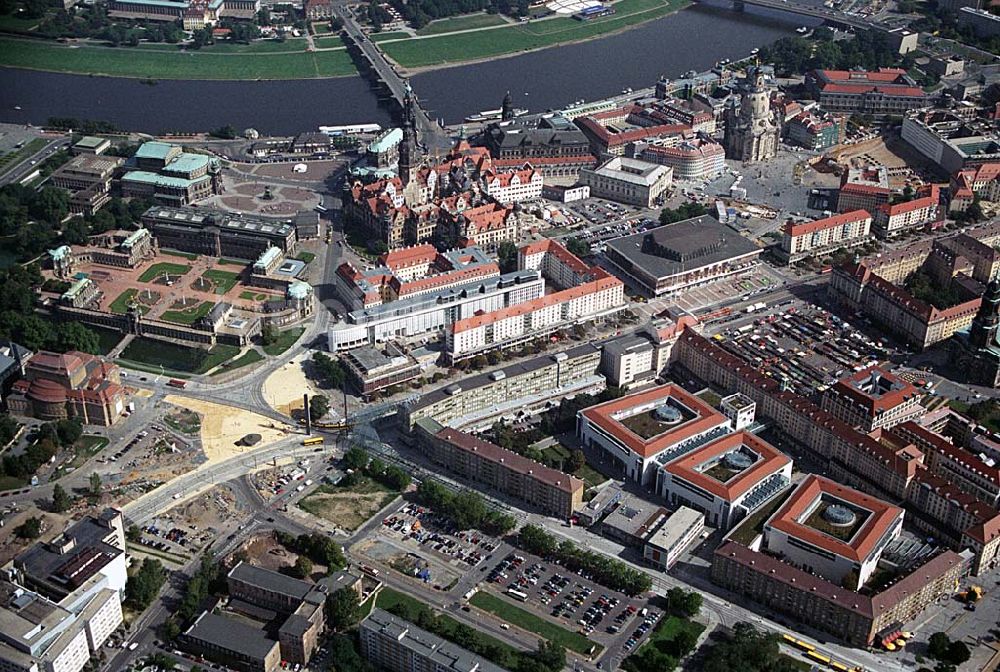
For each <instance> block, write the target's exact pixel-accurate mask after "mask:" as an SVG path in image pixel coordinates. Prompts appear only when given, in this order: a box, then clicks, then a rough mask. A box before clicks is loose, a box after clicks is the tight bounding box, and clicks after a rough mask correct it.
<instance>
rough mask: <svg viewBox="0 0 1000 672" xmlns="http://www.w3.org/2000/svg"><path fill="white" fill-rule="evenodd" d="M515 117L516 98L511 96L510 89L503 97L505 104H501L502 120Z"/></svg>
mask: <svg viewBox="0 0 1000 672" xmlns="http://www.w3.org/2000/svg"><path fill="white" fill-rule="evenodd" d="M513 118H514V99H513V98H511V97H510V91H507V95H506V96H504V97H503V104H502V105H501V106H500V120H501V121H510V120H511V119H513Z"/></svg>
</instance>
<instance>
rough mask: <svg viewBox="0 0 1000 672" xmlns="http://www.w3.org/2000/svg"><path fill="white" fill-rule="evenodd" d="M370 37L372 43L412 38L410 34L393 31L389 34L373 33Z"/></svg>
mask: <svg viewBox="0 0 1000 672" xmlns="http://www.w3.org/2000/svg"><path fill="white" fill-rule="evenodd" d="M368 37H369V38H370V39H371V41H372V42H385V41H386V40H406V39H409V38H410V34H409V33H404V32H402V31H394V32H392V31H391V32H388V33H372V34H371V35H369V36H368Z"/></svg>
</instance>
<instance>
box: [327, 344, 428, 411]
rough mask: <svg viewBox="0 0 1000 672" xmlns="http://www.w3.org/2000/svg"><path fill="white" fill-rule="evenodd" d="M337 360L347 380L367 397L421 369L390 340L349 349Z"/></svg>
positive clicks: (410, 378)
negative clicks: (379, 344) (375, 344)
mask: <svg viewBox="0 0 1000 672" xmlns="http://www.w3.org/2000/svg"><path fill="white" fill-rule="evenodd" d="M340 361H341V362H342V364H343V366H344V373H346V374H347V379H348V381H349V382H350V383H351V385H352V386H353V387H354V389H355V390H357V391H358V392H359V393H361V397H362V398H363V399H365V400H366V401H370V400H371V399H372V397H373V396H374V395H375V394H377V393H378V392H380V391H382V390H384V389H387V388H390V387H395V386H397V385H403V384H405V383H407V382H409V381H411V380H413V379H415V378H418V377H419V376H420V374H421V373H422V369H421V368H420V364H419V362H417V360H416V359H414V358H413V356H412V355H410V354H408V353H407V352H405V351H404V350H403V349H402V348H400V347H398V346H397V345H395V344H393V343H387V344H386V345H385V347H384V348H375V347H372V346H366V347H361V348H355V349H354V350H349V351H347V352H345V353H344V354H343V356H342V357H341V359H340Z"/></svg>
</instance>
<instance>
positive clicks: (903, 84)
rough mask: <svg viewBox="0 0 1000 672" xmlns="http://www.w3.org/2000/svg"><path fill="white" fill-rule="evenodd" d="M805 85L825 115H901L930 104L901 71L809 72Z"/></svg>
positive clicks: (919, 89)
mask: <svg viewBox="0 0 1000 672" xmlns="http://www.w3.org/2000/svg"><path fill="white" fill-rule="evenodd" d="M806 85H807V86H808V87H809V88H810V89H811V91H812V93H813V95H814V96H815V98H816V99H817V100H819V104H820V106H821V107H822V108H823V109H824V110H826V111H827V112H846V113H851V114H854V113H857V114H870V115H875V116H880V115H886V114H903V113H904V112H906V111H908V110H912V109H916V108H920V107H927V106H928V105H930V104H931V100H932V99H931V97H930V95H929V94H927V93H926V92H925V91H924V90H923V89H921V88H920V87H919V86H917V83H916V82H915V81H913V79H912V78H911V77H910V76H909V75H908V74H907V73H906V70H904V69H902V68H879V69H878V70H875V71H871V72H869V71H865V70H813V71H812V72H810V73H809V74H808V75H807V76H806Z"/></svg>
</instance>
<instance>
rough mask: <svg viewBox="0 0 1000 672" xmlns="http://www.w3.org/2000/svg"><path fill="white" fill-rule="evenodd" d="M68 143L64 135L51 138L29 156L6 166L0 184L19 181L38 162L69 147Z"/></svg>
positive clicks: (33, 168) (29, 172)
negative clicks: (8, 166)
mask: <svg viewBox="0 0 1000 672" xmlns="http://www.w3.org/2000/svg"><path fill="white" fill-rule="evenodd" d="M69 143H70V139H69V138H67V137H65V136H57V137H54V138H52V139H51V140H50V141H49V143H48V144H47V145H45V146H44V147H42V148H41V149H40V150H38V151H37V152H35V153H34V154H32V155H31V156H25V157H24V159H23V160H21V161H20V162H18V163H16V164H14V165H13V166H11V167H10V168H8V169H7V171H6V172H5V173H3V175H0V186H4V185H6V184H13V183H16V182H20V181H21V180H22V179H24V178H25V177H26V176H27V175H29V174H31V172H32V171H33V170H35V169H36V168H37V167H38V164H40V163H41V162H42V161H44V160H45V159H47V158H49V157H50V156H52V155H53V154H55V153H56V152H58V151H59V150H61V149H65V148H67V147H69Z"/></svg>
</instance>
